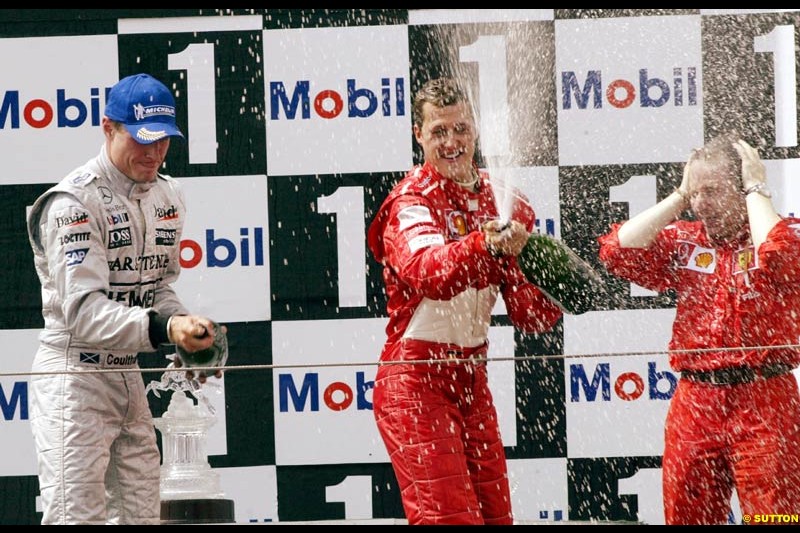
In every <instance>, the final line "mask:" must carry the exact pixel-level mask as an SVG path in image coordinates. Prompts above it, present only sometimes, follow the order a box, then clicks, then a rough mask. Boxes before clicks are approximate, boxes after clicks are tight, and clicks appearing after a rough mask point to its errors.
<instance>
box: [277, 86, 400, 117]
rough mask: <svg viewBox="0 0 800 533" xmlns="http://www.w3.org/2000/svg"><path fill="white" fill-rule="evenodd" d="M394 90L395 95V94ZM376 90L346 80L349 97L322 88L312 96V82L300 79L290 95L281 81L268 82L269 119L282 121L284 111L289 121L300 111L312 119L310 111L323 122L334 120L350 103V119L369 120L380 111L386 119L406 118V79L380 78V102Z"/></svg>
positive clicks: (348, 109)
mask: <svg viewBox="0 0 800 533" xmlns="http://www.w3.org/2000/svg"><path fill="white" fill-rule="evenodd" d="M392 89H394V94H392V92H393V91H392ZM375 92H376V91H373V90H371V89H368V88H366V87H358V86H357V85H356V80H355V79H353V78H348V79H347V96H346V98H345V97H343V96H342V94H341V93H340V92H338V91H335V90H333V89H321V90H319V91H315V92H314V93H312V91H311V81H310V80H300V81H297V82H296V83H295V84H294V88H293V89H291V94H290V93H289V92H288V91H287V88H286V85H285V84H284V82H282V81H271V82H270V83H269V95H270V119H272V120H279V119H280V118H281V111H283V115H284V117H285V118H286V119H288V120H294V119H296V118H298V117H297V115H298V111H299V112H300V117H299V118H301V119H303V120H308V119H310V118H311V110H312V109H313V110H314V114H315V115H316V116H318V117H320V118H323V119H328V120H330V119H334V118H336V117H338V116H340V115H341V114H342V112H343V111H344V109H345V101H346V103H347V115H346V116H347V117H349V118H366V117H371V116H372V115H374V114H375V113H376V112H378V105H379V104H380V114H381V116H384V117H389V116H392V114H394V115H396V116H399V117H400V116H404V115H405V114H406V101H405V80H404V79H403V78H394V80H392V78H381V88H380V95H381V96H380V101H379V100H378V96H376V94H375Z"/></svg>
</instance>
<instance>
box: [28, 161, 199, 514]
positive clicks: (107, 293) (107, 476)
mask: <svg viewBox="0 0 800 533" xmlns="http://www.w3.org/2000/svg"><path fill="white" fill-rule="evenodd" d="M184 217H185V205H184V199H183V193H182V192H181V189H180V187H179V185H178V183H177V181H176V180H174V179H173V178H171V177H168V176H159V178H158V179H157V180H156V181H155V182H153V183H147V184H137V183H135V182H133V181H132V180H130V179H129V178H127V177H126V176H125V175H123V174H122V173H121V172H120V171H119V170H117V169H116V168H115V167H114V166H113V165H112V163H111V162H110V160H109V159H108V156H107V154H106V150H105V147H103V149H102V150H101V152H100V155H99V156H98V157H96V158H94V159H91V160H90V161H88V162H87V163H86V164H85V165H83V166H81V167H79V168H77V169H76V170H74V171H73V172H71V173H70V174H69V175H67V176H66V177H65V178H64V179H63V180H61V182H60V183H58V184H57V185H55V186H54V187H52V188H51V189H49V190H48V191H47V192H45V193H44V194H43V195H42V196H41V197H40V198H39V199H37V200H36V202H35V203H34V205H33V207H32V208H31V210H30V213H29V215H28V233H29V237H30V242H31V246H32V248H33V252H34V263H35V266H36V272H37V274H38V276H39V280H40V282H41V284H42V315H43V317H44V323H45V325H44V330H43V331H42V332H41V334H40V336H39V340H40V346H39V350H38V351H37V353H36V357H35V359H34V362H33V372H34V375H33V377H32V379H31V428H32V431H33V435H34V440H35V443H36V450H37V453H38V463H39V487H40V492H41V498H42V509H43V512H44V516H43V518H42V523H43V524H66V523H86V524H103V523H134V524H157V523H159V517H160V499H159V478H160V456H159V452H158V447H157V444H156V435H155V429H154V427H153V420H152V414H151V413H150V409H149V406H148V403H147V398H146V396H145V391H144V383H143V379H142V375H141V373H140V372H139V371H138V370H137V369H138V362H137V353H139V352H150V351H153V350H154V349H156V348H157V347H155V346H153V345H152V344H151V341H150V337H149V335H148V325H149V323H150V317H149V316H148V313H149V312H151V311H156V312H158V313H159V314H161V315H164V316H168V315H172V314H174V313H186V312H187V311H186V309H185V308H184V307H183V305H182V304H181V303H180V301H179V300H178V298H177V296H176V294H175V292H174V291H173V289H172V288H171V286H170V284H171V283H172V282H174V281H175V280H176V278H177V276H178V273H179V270H180V263H179V254H180V251H179V243H180V238H181V232H182V229H183V222H184ZM100 369H119V370H121V371H120V372H91V371H93V370H100ZM65 371H67V372H76V373H64V372H65ZM37 373H41V375H37Z"/></svg>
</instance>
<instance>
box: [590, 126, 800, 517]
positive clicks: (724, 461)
mask: <svg viewBox="0 0 800 533" xmlns="http://www.w3.org/2000/svg"><path fill="white" fill-rule="evenodd" d="M734 150H735V151H734ZM740 161H741V163H740ZM740 176H741V178H740ZM688 205H691V208H692V210H693V211H694V213H695V214H696V215H697V218H698V220H696V221H688V220H677V221H674V219H675V218H677V216H678V215H679V214H680V213H681V211H683V210H684V209H685V208H686V207H687V206H688ZM600 244H601V249H600V258H601V259H602V261H603V262H604V263H605V265H606V267H607V269H608V270H609V272H611V273H613V274H615V275H617V276H620V277H622V278H625V279H628V280H630V281H632V282H634V283H637V284H639V285H641V286H643V287H646V288H649V289H652V290H656V291H665V290H667V289H673V290H674V291H675V292H676V293H677V309H676V317H675V320H674V323H673V328H672V340H671V342H670V344H669V349H670V355H669V357H670V366H671V367H672V368H673V369H674V370H676V371H679V372H681V379H680V380H679V382H678V387H677V389H676V391H675V395H674V396H673V398H672V400H671V403H670V408H669V412H668V415H667V419H666V424H665V426H666V429H665V443H664V455H663V490H664V510H665V519H666V523H667V524H715V523H717V524H719V523H725V522H726V519H727V516H728V514H729V511H730V499H731V495H732V490H733V488H736V491H737V495H738V498H739V502H740V504H741V510H742V513H743V515H749V516H751V517H752V516H754V515H756V514H787V513H788V514H793V513H797V512H798V509H800V397H799V396H798V385H797V381H796V379H795V377H794V376H793V375H792V369H793V368H795V367H796V366H797V364H798V361H800V352H798V349H797V343H798V338H800V320H798V315H799V314H800V219H796V218H780V217H779V216H778V215H777V214H776V213H775V210H774V208H773V206H772V202H771V201H770V198H769V192H768V191H767V190H766V189H765V172H764V166H763V164H762V163H761V161H760V159H759V157H758V153H757V151H756V150H755V149H753V148H752V147H751V146H750V145H748V144H746V143H745V142H744V141H741V140H737V138H735V137H730V136H727V135H726V136H721V137H718V138H717V139H715V140H713V141H711V142H710V143H709V144H708V145H706V147H705V148H703V149H701V150H697V151H695V152H694V153H693V154H692V156H691V157H690V159H689V161H688V163H687V164H686V167H685V170H684V178H683V182H682V184H681V186H680V187H679V188H678V189H677V190H676V191H675V192H674V193H672V194H671V195H669V196H668V197H667V198H665V199H664V200H662V201H661V202H660V203H659V204H657V205H655V206H653V207H651V208H650V209H649V210H646V211H644V212H643V213H641V214H640V215H637V216H636V217H634V218H632V219H631V220H630V221H628V222H626V223H625V224H613V225H612V227H611V231H610V232H609V233H608V234H606V235H604V236H602V237H600ZM785 346H793V347H792V348H785ZM742 347H747V349H741V348H742ZM770 347H777V348H770Z"/></svg>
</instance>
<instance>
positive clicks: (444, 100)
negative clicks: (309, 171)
mask: <svg viewBox="0 0 800 533" xmlns="http://www.w3.org/2000/svg"><path fill="white" fill-rule="evenodd" d="M414 111H415V117H416V118H415V120H416V121H417V122H416V123H415V126H414V131H415V134H416V137H417V141H418V142H420V144H421V145H422V146H423V150H424V152H425V163H424V164H423V165H421V166H417V167H415V168H413V169H412V170H411V171H409V172H408V174H407V175H406V177H405V178H404V179H403V180H402V181H401V182H400V183H399V184H398V185H397V186H396V187H395V188H394V189H393V190H392V192H391V193H390V194H389V196H388V197H387V198H386V200H385V201H384V203H383V205H382V206H381V208H380V210H379V212H378V213H377V215H376V217H375V219H374V221H373V223H372V224H371V226H370V229H369V237H368V242H369V246H370V249H371V250H372V253H373V254H374V256H375V258H376V259H377V260H378V261H379V262H380V263H381V264H382V265H383V266H384V270H383V278H384V282H385V285H386V294H387V297H388V304H387V310H388V314H389V323H388V326H387V328H386V332H387V337H388V338H387V341H386V344H385V346H384V349H383V351H382V353H381V363H382V364H381V365H380V367H379V368H378V371H377V375H376V379H375V388H374V391H373V408H374V414H375V418H376V421H377V425H378V429H379V431H380V434H381V436H382V438H383V440H384V443H385V445H386V449H387V451H388V453H389V457H390V459H391V462H392V466H393V468H394V472H395V475H396V477H397V481H398V483H399V486H400V491H401V497H402V502H403V507H404V510H405V514H406V517H407V519H408V522H409V524H494V525H496V524H511V523H512V522H513V514H512V509H511V495H510V491H509V484H508V476H507V467H506V459H505V452H504V449H503V443H502V440H501V436H500V431H499V427H498V421H497V413H496V409H495V406H494V403H493V400H492V395H491V392H490V390H489V387H488V378H487V369H486V354H487V334H488V330H489V324H490V319H491V311H492V308H493V306H494V304H495V302H496V300H497V296H498V294H502V297H503V299H504V300H505V303H506V308H507V312H508V316H509V318H510V319H511V321H512V323H513V324H514V325H515V326H516V327H518V328H520V329H521V330H524V331H526V332H542V331H546V330H549V329H550V328H552V326H553V325H554V324H555V323H556V322H557V321H558V319H559V318H560V317H561V310H560V308H559V307H557V306H556V305H555V304H554V303H552V302H551V301H550V300H549V299H548V298H547V297H546V296H545V295H544V294H543V293H542V292H540V291H539V289H537V288H536V287H535V286H534V285H532V284H531V283H529V282H528V281H527V280H526V278H525V277H524V275H523V274H522V272H521V271H520V269H519V267H518V265H517V262H516V257H515V255H516V254H518V253H519V251H520V250H521V248H522V246H523V245H524V243H525V242H526V240H527V235H528V234H529V232H530V231H531V230H532V228H533V224H534V213H533V210H532V209H531V207H530V206H529V205H528V204H527V203H526V202H525V201H524V198H522V197H521V196H518V198H517V200H518V201H517V202H516V203H515V208H514V209H513V213H512V215H511V219H512V221H511V222H509V223H508V228H504V226H505V224H502V223H500V221H498V220H497V219H498V210H497V207H496V204H495V196H494V193H493V189H492V184H491V181H490V179H489V177H488V176H487V175H486V174H481V173H479V172H478V170H477V168H476V167H475V166H474V163H473V160H472V157H473V154H474V146H475V140H476V137H475V133H474V126H473V117H472V114H471V112H470V109H469V107H468V106H467V102H466V100H465V97H464V95H463V93H462V92H460V91H459V90H458V89H457V87H456V85H455V83H454V82H453V81H452V80H449V79H439V80H433V81H431V82H428V84H426V86H425V87H423V88H422V89H421V90H420V92H419V93H418V94H417V97H416V100H415V104H414ZM503 230H504V231H503ZM426 360H437V362H436V363H424V364H421V363H417V361H426ZM403 361H408V363H401V364H398V363H400V362H403ZM439 361H441V362H439Z"/></svg>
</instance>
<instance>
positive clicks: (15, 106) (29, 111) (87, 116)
mask: <svg viewBox="0 0 800 533" xmlns="http://www.w3.org/2000/svg"><path fill="white" fill-rule="evenodd" d="M109 90H111V89H110V88H107V89H106V94H107V93H108V91H109ZM25 100H26V99H24V98H21V97H20V93H19V91H6V92H5V94H3V100H2V102H0V130H2V129H8V128H9V127H10V128H11V129H12V130H16V129H19V128H20V126H21V125H22V124H23V123H24V124H27V125H28V126H30V127H31V128H35V129H42V128H46V127H48V126H50V125H51V124H52V123H53V119H55V121H56V127H58V128H77V127H79V126H82V125H83V124H84V123H85V122H86V121H87V120H89V122H90V124H91V125H92V126H99V125H100V119H101V118H102V117H103V115H102V113H101V111H100V89H99V88H97V87H92V88H91V89H89V102H88V103H87V102H85V101H83V100H80V99H78V98H74V97H72V98H68V97H67V92H66V90H64V89H57V90H56V105H55V107H53V105H52V104H51V103H50V102H48V101H47V100H44V99H42V98H32V99H30V100H27V101H25Z"/></svg>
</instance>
